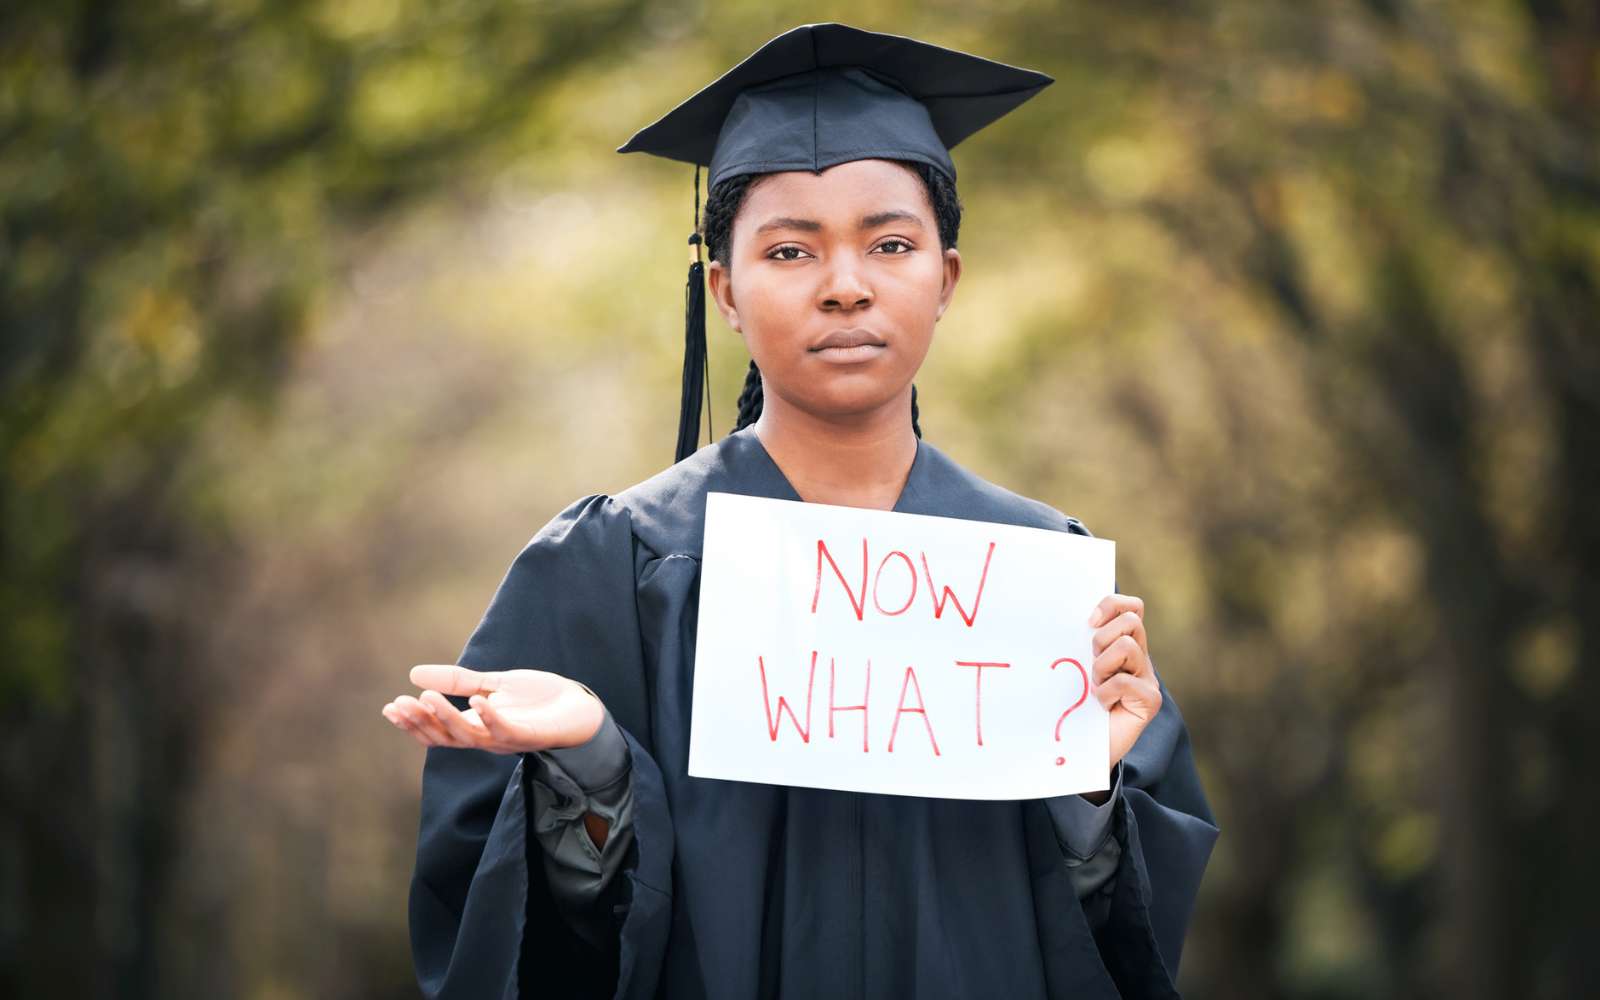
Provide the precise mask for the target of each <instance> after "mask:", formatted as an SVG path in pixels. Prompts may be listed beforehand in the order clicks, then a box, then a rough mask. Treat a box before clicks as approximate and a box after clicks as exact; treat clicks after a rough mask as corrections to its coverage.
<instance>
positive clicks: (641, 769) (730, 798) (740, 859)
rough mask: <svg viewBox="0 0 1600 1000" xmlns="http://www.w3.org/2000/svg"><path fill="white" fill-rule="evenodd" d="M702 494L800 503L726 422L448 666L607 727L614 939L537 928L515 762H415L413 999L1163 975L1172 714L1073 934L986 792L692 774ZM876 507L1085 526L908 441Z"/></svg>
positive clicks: (1186, 811)
mask: <svg viewBox="0 0 1600 1000" xmlns="http://www.w3.org/2000/svg"><path fill="white" fill-rule="evenodd" d="M708 491H724V492H730V493H743V494H751V495H755V496H764V497H775V498H782V499H789V500H798V499H799V497H798V495H797V494H796V493H795V491H794V489H793V487H792V486H790V484H789V482H788V481H787V480H786V479H785V478H784V476H783V473H782V472H781V471H780V470H779V469H778V467H777V465H776V464H775V463H774V462H773V461H772V459H771V457H770V456H769V455H768V454H767V452H766V449H765V448H764V447H763V446H762V444H761V442H760V439H759V438H757V437H756V435H755V433H754V430H753V429H751V428H746V429H744V430H742V431H738V432H735V433H734V434H731V435H729V436H728V437H726V438H724V439H723V440H722V441H720V442H718V443H717V444H714V445H710V446H707V447H704V448H702V449H700V451H699V452H697V453H696V454H694V455H693V456H691V457H689V458H688V459H685V460H684V461H682V462H679V463H678V464H676V465H674V466H672V467H671V468H669V469H666V470H665V471H663V472H661V473H659V474H657V475H656V476H654V477H652V478H650V479H648V480H646V481H644V482H643V483H640V484H638V485H636V486H634V487H631V488H629V489H628V490H626V491H624V492H622V493H620V494H618V495H616V496H614V497H612V496H605V495H593V496H588V497H585V498H583V499H581V500H579V501H577V502H575V503H574V504H572V505H571V506H570V507H568V508H567V509H566V510H564V511H562V512H561V513H560V514H558V515H556V516H555V518H554V519H552V520H551V521H550V523H549V524H547V525H546V526H545V527H544V528H543V529H541V530H540V531H539V533H538V534H537V535H535V536H534V537H533V539H532V540H531V541H529V542H528V544H527V545H526V546H525V547H524V548H523V550H522V552H521V553H520V554H519V555H518V556H517V558H516V559H515V561H514V562H513V563H512V564H511V567H510V569H509V570H508V571H507V573H506V576H505V578H504V580H503V581H502V582H501V584H500V587H499V589H498V590H497V591H496V593H495V595H494V598H493V600H492V601H491V602H490V604H489V608H488V610H487V612H486V613H485V615H484V617H483V620H482V621H481V622H480V623H479V625H478V626H477V628H476V630H475V631H474V632H473V633H472V636H471V638H470V639H469V640H468V642H467V645H466V648H465V650H464V651H463V652H462V654H461V658H460V663H462V664H463V665H465V666H469V667H474V668H478V669H485V670H489V669H505V668H510V667H538V668H542V669H547V670H553V671H557V672H559V673H562V674H564V675H566V676H568V677H571V678H574V679H576V680H579V681H582V682H583V683H585V684H587V685H589V686H590V687H591V688H593V689H594V691H595V692H597V693H598V694H599V695H600V697H601V698H602V699H603V700H604V701H605V703H606V705H607V706H608V707H609V708H610V711H611V714H612V715H613V716H614V717H615V719H616V720H617V722H618V723H619V724H620V725H621V727H622V729H623V732H624V735H625V737H626V741H627V745H628V750H629V753H630V756H631V762H632V769H633V770H632V775H633V777H632V780H633V783H634V796H635V802H634V830H635V835H636V841H635V844H634V845H633V847H632V848H630V857H629V858H628V862H627V864H626V865H625V867H624V869H623V871H622V872H621V873H620V876H619V877H618V878H617V879H615V880H614V883H613V885H612V886H611V887H610V890H611V899H610V900H609V902H610V903H611V904H613V905H614V913H615V914H616V926H617V939H616V947H615V949H614V950H612V951H610V952H607V953H596V952H594V951H593V950H592V949H590V948H589V947H588V946H587V945H586V944H584V942H583V941H582V940H581V939H580V938H578V937H577V936H576V935H575V934H574V933H572V931H571V930H570V929H569V928H568V927H567V926H566V924H565V922H564V921H563V920H562V919H561V918H560V917H559V915H557V912H556V909H555V906H554V904H553V903H552V901H551V899H550V896H549V889H548V887H547V885H546V884H545V881H544V875H543V870H542V866H541V865H540V863H539V857H538V855H537V853H536V852H537V851H538V850H539V849H540V848H539V846H538V843H537V841H536V839H535V838H533V837H531V836H529V835H528V824H529V822H531V821H532V820H531V819H530V817H529V815H528V803H529V802H530V801H531V796H530V795H529V791H528V788H527V779H526V768H525V767H524V763H525V762H524V759H523V757H522V756H521V755H500V754H492V753H488V752H484V751H478V750H454V749H439V748H434V749H430V750H429V751H428V754H427V762H426V764H425V767H424V771H423V784H422V821H421V830H420V835H419V838H418V844H417V863H416V870H415V874H414V876H413V879H412V885H411V908H410V918H411V937H412V949H413V956H414V960H415V963H416V970H417V975H418V979H419V981H420V983H421V985H422V987H423V992H424V993H425V994H426V995H427V996H429V997H472V998H486V997H501V998H516V997H519V996H523V997H532V996H538V997H543V996H550V997H564V996H578V995H594V996H610V995H615V996H617V997H651V996H663V997H685V998H688V997H695V998H698V997H710V998H731V1000H748V998H753V997H769V996H783V997H813V996H829V997H841V998H845V997H913V996H915V997H979V996H1005V997H1011V998H1026V997H1052V998H1067V997H1072V998H1081V997H1115V996H1124V997H1135V996H1138V997H1144V996H1175V995H1176V991H1175V990H1174V988H1173V979H1174V977H1175V976H1176V972H1177V968H1178V958H1179V954H1180V951H1181V948H1182V945H1183V938H1184V933H1185V930H1186V927H1187V924H1188V921H1189V916H1190V912H1191V909H1192V907H1193V904H1194V900H1195V894H1196V891H1197V889H1198V887H1199V884H1200V877H1201V873H1202V872H1203V870H1204V868H1205V865H1206V861H1207V859H1208V857H1209V855H1210V852H1211V848H1212V845H1213V843H1214V842H1215V840H1216V837H1217V832H1218V831H1217V826H1216V823H1215V821H1214V820H1213V818H1212V815H1211V812H1210V808H1209V806H1208V805H1207V802H1206V799H1205V796H1204V793H1203V791H1202V789H1201V786H1200V781H1199V777H1198V775H1197V773H1196V771H1195V765H1194V760H1193V757H1192V755H1191V752H1190V746H1189V739H1188V734H1187V731H1186V729H1185V726H1184V723H1183V719H1182V717H1181V716H1180V715H1179V712H1178V706H1177V703H1176V702H1175V701H1174V700H1173V699H1172V696H1171V693H1170V692H1168V691H1166V689H1165V686H1163V689H1162V693H1163V696H1164V700H1163V702H1162V707H1161V711H1160V713H1159V714H1158V715H1157V717H1156V718H1155V719H1154V720H1152V721H1151V723H1150V724H1149V725H1148V726H1147V727H1146V729H1145V730H1144V732H1143V733H1142V734H1141V735H1140V737H1139V740H1138V742H1137V743H1136V744H1135V746H1134V747H1133V749H1132V750H1131V751H1130V752H1129V754H1128V755H1127V757H1126V758H1125V760H1124V771H1123V791H1122V797H1121V799H1120V804H1119V806H1118V808H1117V811H1116V817H1115V819H1114V822H1113V830H1114V835H1115V836H1116V837H1118V838H1119V840H1120V841H1121V842H1122V844H1123V847H1124V850H1123V854H1122V860H1121V862H1120V867H1119V869H1118V871H1117V874H1116V877H1115V881H1114V883H1113V885H1112V889H1111V894H1112V898H1111V905H1110V916H1109V918H1108V919H1107V920H1106V922H1105V923H1104V924H1103V925H1102V926H1101V927H1099V928H1098V929H1091V927H1090V925H1089V922H1088V920H1087V919H1086V917H1085V914H1084V908H1083V906H1082V905H1081V904H1080V902H1079V900H1078V899H1077V896H1076V894H1075V893H1074V891H1073V888H1072V885H1071V883H1070V880H1069V878H1068V874H1067V870H1066V864H1065V858H1064V855H1063V853H1062V849H1061V847H1060V846H1059V844H1058V842H1057V840H1056V837H1055V832H1054V828H1053V826H1052V824H1051V820H1050V816H1049V812H1048V810H1047V809H1046V808H1045V807H1044V802H1043V800H1031V801H1021V802H1017V801H1011V802H979V801H961V800H946V799H928V798H917V797H911V796H896V795H873V794H862V793H855V792H836V791H826V790H819V789H810V788H792V787H785V786H774V785H760V784H752V783H745V782H734V781H720V780H712V779H702V778H690V777H689V776H688V775H687V762H688V750H689V709H690V704H691V691H692V681H693V676H692V675H693V662H694V644H695V624H696V616H697V609H698V599H699V576H700V558H699V557H700V551H701V541H702V537H703V531H704V514H705V495H706V493H707V492H708ZM895 509H896V510H899V511H906V512H911V513H918V514H935V515H945V516H955V517H963V518H968V519H975V520H987V521H998V522H1004V523H1010V524H1020V525H1027V526H1032V527H1038V528H1047V529H1054V530H1059V531H1078V532H1080V533H1085V534H1086V533H1087V532H1086V530H1085V529H1084V528H1083V527H1082V525H1081V524H1079V523H1078V522H1077V521H1076V520H1075V519H1073V518H1069V517H1067V516H1066V515H1064V514H1062V513H1061V512H1059V511H1057V510H1055V509H1054V508H1052V507H1050V506H1048V505H1046V504H1043V503H1040V502H1038V501H1035V500H1030V499H1028V498H1025V497H1021V496H1018V495H1017V494H1015V493H1011V492H1009V491H1007V490H1004V489H1002V488H1000V487H998V486H995V485H993V484H991V483H989V482H987V481H985V480H983V479H981V478H979V477H977V476H975V475H974V474H972V473H970V472H968V471H966V470H965V469H963V468H961V467H960V466H959V465H957V464H956V463H955V462H954V461H952V460H951V459H950V458H949V457H947V456H946V455H945V454H944V453H942V452H941V451H939V450H938V449H937V448H935V447H934V446H932V445H930V444H928V443H927V442H926V441H922V442H920V443H919V445H918V449H917V455H916V459H915V461H914V462H913V464H912V467H911V472H910V475H909V477H908V480H907V482H906V485H905V489H904V491H903V493H902V495H901V497H900V500H899V502H898V503H897V504H896V506H895Z"/></svg>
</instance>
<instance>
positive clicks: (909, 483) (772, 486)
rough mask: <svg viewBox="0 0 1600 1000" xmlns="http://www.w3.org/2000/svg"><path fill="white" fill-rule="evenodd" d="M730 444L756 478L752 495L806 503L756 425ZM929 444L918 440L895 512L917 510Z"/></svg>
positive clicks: (732, 438)
mask: <svg viewBox="0 0 1600 1000" xmlns="http://www.w3.org/2000/svg"><path fill="white" fill-rule="evenodd" d="M728 441H729V443H736V444H737V454H738V455H739V456H740V457H741V458H743V459H745V460H746V463H745V464H747V465H748V466H749V468H750V471H751V473H752V475H753V476H754V479H753V480H752V482H751V486H752V487H753V488H752V489H751V490H750V491H749V492H751V493H752V494H754V495H757V496H766V497H771V498H773V499H777V500H796V501H800V502H802V503H803V502H805V501H804V500H803V499H802V498H801V496H800V493H799V491H798V490H796V489H795V488H794V484H793V483H791V482H789V477H788V476H785V475H784V474H783V470H782V469H780V468H779V467H778V463H777V462H776V461H774V460H773V458H772V454H771V453H770V452H768V451H767V446H766V445H764V444H762V443H761V438H760V437H758V436H757V435H756V428H755V425H754V424H750V425H748V426H745V427H741V428H740V429H739V430H736V431H734V432H733V433H732V434H729V435H728ZM928 452H929V445H928V444H927V443H926V442H924V441H923V440H922V438H921V437H918V438H917V453H916V455H915V456H914V457H913V458H912V459H911V471H910V473H909V474H907V476H906V482H905V485H904V486H903V487H901V489H900V496H899V498H898V499H896V500H895V504H894V507H892V508H891V510H895V511H899V512H901V513H905V512H907V511H912V510H914V509H915V508H916V507H917V504H918V498H919V497H920V496H921V494H922V491H923V486H924V483H923V480H924V479H926V477H927V474H928Z"/></svg>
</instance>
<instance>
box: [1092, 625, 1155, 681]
mask: <svg viewBox="0 0 1600 1000" xmlns="http://www.w3.org/2000/svg"><path fill="white" fill-rule="evenodd" d="M1149 672H1150V657H1149V656H1148V655H1147V654H1146V653H1145V651H1144V648H1143V647H1142V646H1140V645H1139V643H1138V642H1137V641H1136V640H1135V639H1134V638H1133V636H1131V635H1121V636H1118V637H1117V638H1116V639H1113V640H1112V642H1111V645H1109V646H1107V647H1106V648H1105V649H1104V650H1102V651H1101V653H1100V655H1099V656H1096V657H1095V658H1094V664H1093V666H1092V667H1091V668H1090V674H1089V675H1090V676H1091V677H1093V678H1094V682H1095V683H1096V684H1104V683H1105V682H1106V681H1107V680H1108V679H1109V678H1110V677H1111V676H1112V675H1113V674H1118V673H1128V674H1133V675H1134V676H1139V677H1142V676H1144V675H1145V674H1148V673H1149Z"/></svg>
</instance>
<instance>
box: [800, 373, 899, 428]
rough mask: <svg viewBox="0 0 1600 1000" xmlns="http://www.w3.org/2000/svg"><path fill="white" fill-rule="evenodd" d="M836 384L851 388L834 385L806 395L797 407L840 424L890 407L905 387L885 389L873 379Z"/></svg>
mask: <svg viewBox="0 0 1600 1000" xmlns="http://www.w3.org/2000/svg"><path fill="white" fill-rule="evenodd" d="M837 381H838V382H839V383H854V384H837V385H832V386H829V387H828V391H824V392H816V391H812V392H809V393H807V394H806V397H805V398H804V399H803V400H801V401H800V405H801V406H802V407H803V408H804V409H806V410H807V411H809V412H811V413H812V414H814V415H816V416H818V417H823V418H825V419H830V420H842V419H848V418H851V417H859V416H864V415H866V414H869V413H872V412H873V411H875V410H879V409H882V408H883V407H885V406H889V405H891V404H892V403H894V401H895V399H897V398H898V397H899V396H900V394H901V393H902V392H903V391H905V389H906V386H907V385H908V384H909V383H896V384H894V385H888V386H886V385H883V384H882V383H881V382H880V381H879V380H877V379H871V380H868V379H866V378H865V377H862V376H854V377H851V378H848V379H846V378H840V379H838V380H837Z"/></svg>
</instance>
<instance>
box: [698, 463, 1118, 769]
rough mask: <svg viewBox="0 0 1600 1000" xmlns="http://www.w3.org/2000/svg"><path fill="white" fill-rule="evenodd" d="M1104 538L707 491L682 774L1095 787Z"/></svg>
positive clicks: (1109, 568) (1110, 559)
mask: <svg viewBox="0 0 1600 1000" xmlns="http://www.w3.org/2000/svg"><path fill="white" fill-rule="evenodd" d="M1115 566H1116V546H1115V543H1113V542H1112V541H1110V540H1108V539H1104V538H1088V537H1086V536H1083V535H1074V534H1068V533H1066V532H1060V531H1048V530H1045V529H1041V528H1023V527H1017V526H1014V525H1006V524H994V523H990V522H987V521H967V520H960V519H957V518H948V517H930V516H927V515H922V514H901V513H893V512H889V511H880V510H865V509H861V508H855V507H837V506H832V505H828V504H817V503H801V502H798V501H793V500H769V499H765V498H760V497H748V496H741V495H736V494H730V493H710V494H708V495H707V497H706V533H705V549H704V554H703V557H702V563H701V571H700V621H699V627H698V631H697V639H696V649H695V664H694V709H693V718H692V726H691V731H690V737H689V774H690V775H692V776H694V777H699V778H726V779H731V780H735V781H758V782H765V783H768V784H782V785H805V786H809V787H813V788H835V789H843V790H847V791H857V792H887V793H892V794H897V795H926V796H934V797H938V798H960V799H1029V798H1044V797H1047V796H1053V795H1065V794H1068V793H1072V792H1085V791H1097V790H1102V789H1105V788H1107V787H1108V784H1107V778H1108V771H1109V769H1110V763H1109V758H1110V747H1109V743H1110V736H1109V730H1108V728H1107V717H1106V711H1105V709H1104V708H1103V707H1101V705H1100V703H1099V701H1097V700H1096V699H1095V698H1094V697H1092V691H1093V688H1092V686H1091V684H1090V679H1089V670H1090V667H1091V665H1092V663H1093V654H1092V652H1091V645H1090V639H1091V635H1092V633H1093V631H1094V630H1093V629H1091V628H1090V627H1089V613H1090V611H1091V610H1092V609H1093V608H1094V606H1095V605H1096V604H1097V603H1099V601H1100V600H1101V599H1102V598H1104V597H1105V596H1106V595H1107V594H1109V593H1111V592H1112V588H1113V587H1114V586H1115V576H1114V573H1115Z"/></svg>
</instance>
